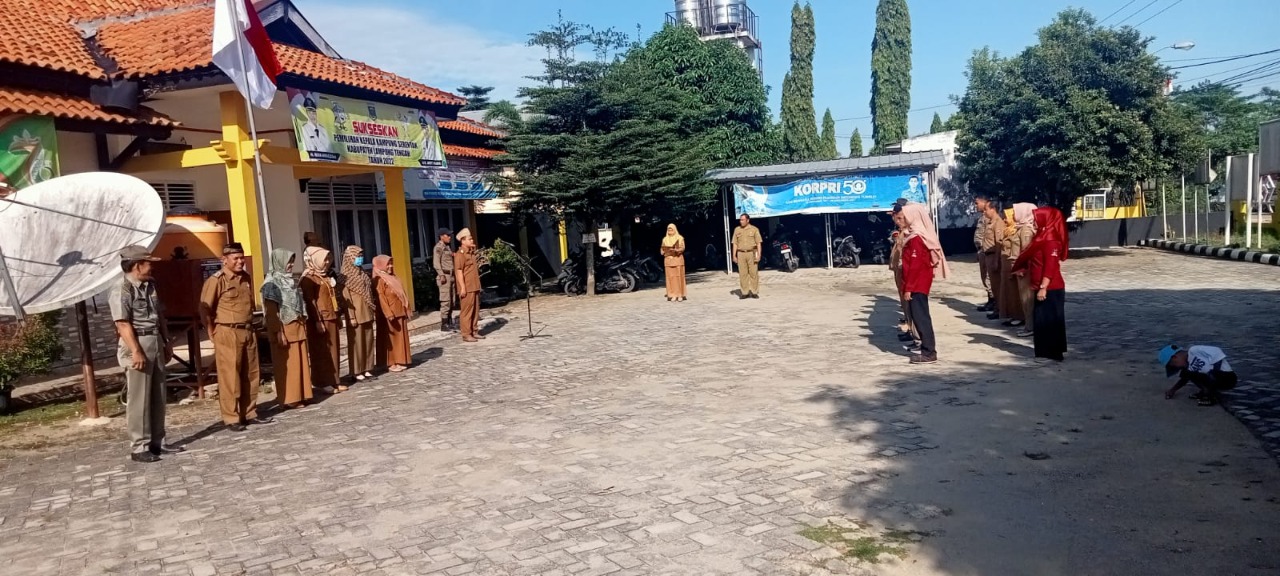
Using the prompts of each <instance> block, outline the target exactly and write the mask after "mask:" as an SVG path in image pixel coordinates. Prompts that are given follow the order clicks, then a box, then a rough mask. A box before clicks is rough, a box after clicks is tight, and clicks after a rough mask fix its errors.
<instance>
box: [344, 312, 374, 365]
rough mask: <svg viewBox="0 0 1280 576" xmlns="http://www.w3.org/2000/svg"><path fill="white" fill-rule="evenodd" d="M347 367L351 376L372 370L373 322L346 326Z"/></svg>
mask: <svg viewBox="0 0 1280 576" xmlns="http://www.w3.org/2000/svg"><path fill="white" fill-rule="evenodd" d="M347 368H348V371H349V372H351V375H352V376H358V375H360V374H364V373H365V372H372V371H373V322H365V323H364V324H356V325H354V326H351V325H348V326H347Z"/></svg>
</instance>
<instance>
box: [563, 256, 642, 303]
mask: <svg viewBox="0 0 1280 576" xmlns="http://www.w3.org/2000/svg"><path fill="white" fill-rule="evenodd" d="M597 264H598V265H597V266H596V292H597V293H607V292H620V293H626V292H632V291H634V290H635V289H636V285H637V284H639V280H638V279H637V278H636V275H635V273H634V272H633V271H631V270H629V269H628V268H629V266H628V264H627V262H625V261H622V260H621V259H618V260H614V261H610V260H609V259H605V261H603V262H599V263H597ZM585 268H586V267H585V266H584V263H583V262H582V261H581V260H580V258H579V257H577V256H575V257H573V258H570V259H568V260H565V261H564V263H562V264H561V266H560V275H559V276H558V277H557V279H558V280H559V282H560V288H561V289H562V290H564V293H565V294H566V295H568V296H577V295H579V294H584V293H586V291H587V288H586V286H587V278H586V274H585V273H583V270H585Z"/></svg>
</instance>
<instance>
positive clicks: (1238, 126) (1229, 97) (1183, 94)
mask: <svg viewBox="0 0 1280 576" xmlns="http://www.w3.org/2000/svg"><path fill="white" fill-rule="evenodd" d="M1171 97H1172V98H1173V101H1174V103H1176V104H1177V105H1179V106H1182V107H1185V108H1187V109H1189V111H1190V113H1191V114H1192V115H1193V116H1194V117H1195V118H1196V119H1197V124H1199V127H1200V130H1201V131H1202V133H1203V134H1204V138H1205V144H1206V145H1207V146H1208V148H1209V152H1210V153H1211V154H1213V157H1214V158H1221V157H1225V156H1230V155H1233V154H1241V153H1245V152H1252V151H1254V150H1257V148H1258V123H1259V122H1261V121H1263V120H1265V118H1264V117H1263V109H1262V106H1261V105H1260V104H1259V103H1258V102H1255V101H1252V100H1251V99H1249V98H1247V97H1245V96H1243V95H1241V94H1240V89H1239V88H1237V87H1235V86H1231V85H1226V84H1220V83H1216V82H1203V83H1201V84H1199V85H1197V86H1195V87H1194V88H1191V89H1189V90H1178V91H1176V92H1174V93H1173V94H1172V96H1171Z"/></svg>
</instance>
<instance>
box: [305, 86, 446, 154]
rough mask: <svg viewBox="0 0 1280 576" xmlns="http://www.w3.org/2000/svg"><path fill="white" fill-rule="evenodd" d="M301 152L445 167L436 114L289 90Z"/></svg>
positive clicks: (306, 91)
mask: <svg viewBox="0 0 1280 576" xmlns="http://www.w3.org/2000/svg"><path fill="white" fill-rule="evenodd" d="M285 92H286V93H287V94H288V96H289V109H290V111H291V113H292V115H293V130H294V134H295V136H296V137H297V141H298V152H299V154H300V155H301V156H302V159H303V160H305V161H308V162H336V163H341V164H361V165H367V166H395V167H399V168H441V167H444V166H445V164H446V162H445V157H444V148H443V146H442V145H441V143H440V128H439V127H438V126H437V125H436V117H435V114H434V113H432V112H431V111H429V110H419V109H414V108H405V107H403V106H393V105H390V104H382V103H378V102H369V101H367V100H354V99H351V98H342V97H338V96H330V95H328V94H321V93H319V92H311V91H308V90H299V89H297V88H288V89H286V90H285Z"/></svg>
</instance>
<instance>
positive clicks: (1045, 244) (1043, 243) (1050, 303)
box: [1013, 207, 1068, 362]
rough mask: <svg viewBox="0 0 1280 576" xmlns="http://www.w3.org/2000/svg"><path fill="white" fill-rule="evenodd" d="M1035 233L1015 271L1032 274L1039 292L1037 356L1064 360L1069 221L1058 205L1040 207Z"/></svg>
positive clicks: (1036, 301) (1035, 305) (1034, 312)
mask: <svg viewBox="0 0 1280 576" xmlns="http://www.w3.org/2000/svg"><path fill="white" fill-rule="evenodd" d="M1035 217H1036V236H1035V239H1034V240H1032V241H1031V246H1029V247H1027V249H1026V250H1025V251H1024V252H1023V254H1022V255H1021V256H1019V257H1018V260H1017V262H1015V263H1014V265H1013V269H1014V273H1015V274H1026V275H1028V276H1030V277H1031V287H1032V289H1033V290H1035V291H1036V293H1035V303H1034V309H1033V310H1034V311H1033V315H1034V316H1035V321H1034V326H1035V327H1036V328H1035V336H1034V337H1035V350H1036V358H1048V359H1050V360H1056V361H1058V362H1061V361H1062V358H1063V357H1062V355H1063V354H1064V353H1065V352H1066V351H1067V318H1066V314H1065V312H1064V310H1063V308H1064V305H1065V304H1066V288H1067V287H1066V283H1065V282H1064V281H1063V278H1062V266H1061V263H1062V261H1063V260H1066V259H1067V240H1068V239H1067V224H1066V221H1065V220H1064V219H1063V218H1062V212H1059V211H1058V209H1057V208H1050V207H1045V208H1037V209H1036V212H1035Z"/></svg>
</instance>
